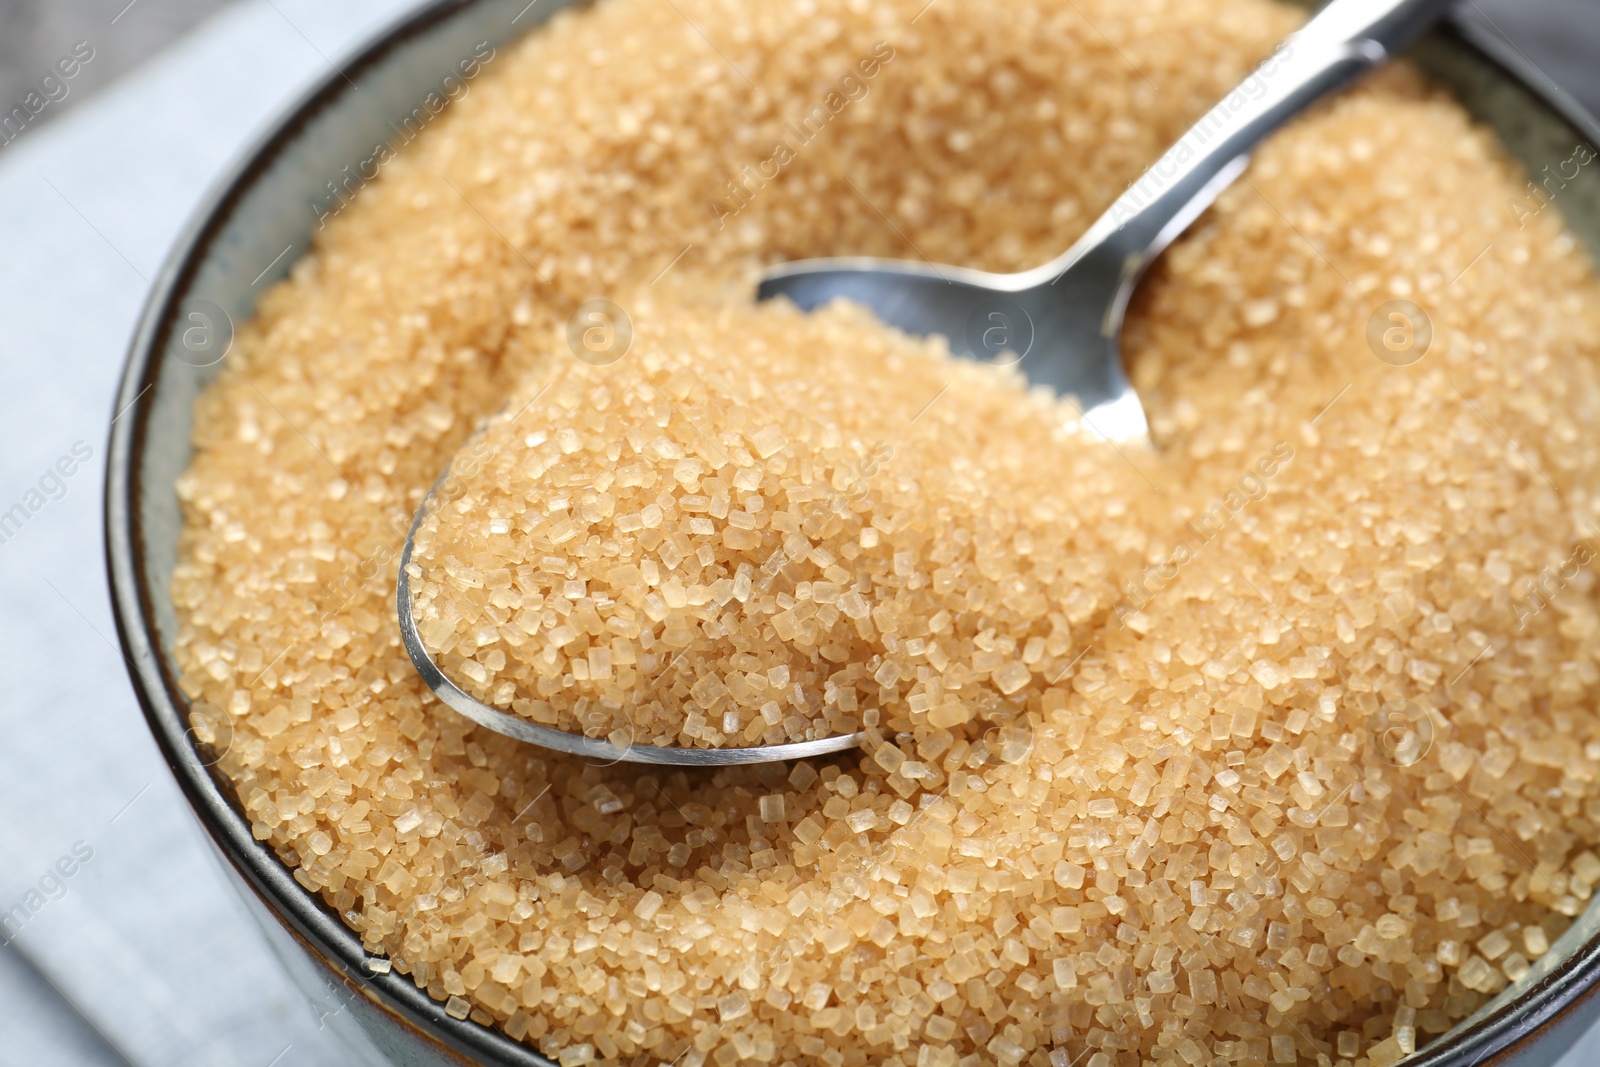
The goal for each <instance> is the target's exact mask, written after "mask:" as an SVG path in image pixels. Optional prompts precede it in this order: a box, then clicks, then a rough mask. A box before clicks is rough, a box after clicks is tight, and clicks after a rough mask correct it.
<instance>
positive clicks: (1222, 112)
mask: <svg viewBox="0 0 1600 1067" xmlns="http://www.w3.org/2000/svg"><path fill="white" fill-rule="evenodd" d="M1447 2H1448V0H1333V2H1332V3H1329V4H1328V5H1327V6H1326V7H1325V8H1323V9H1322V11H1320V12H1319V13H1318V14H1317V15H1316V16H1315V17H1314V18H1312V19H1311V20H1310V21H1309V22H1307V23H1306V24H1305V26H1303V27H1302V28H1301V29H1300V31H1299V32H1298V33H1296V34H1294V35H1292V36H1291V37H1289V38H1288V39H1287V40H1285V41H1284V42H1283V43H1282V44H1281V45H1280V46H1279V47H1278V49H1277V51H1275V52H1274V53H1273V54H1272V55H1271V56H1269V57H1268V58H1267V59H1266V60H1265V61H1264V62H1263V63H1262V64H1261V65H1260V66H1259V67H1258V68H1256V70H1254V71H1252V72H1251V73H1250V74H1249V75H1248V76H1247V77H1246V78H1245V79H1244V81H1243V82H1241V83H1240V85H1239V86H1238V88H1236V89H1235V90H1234V91H1233V92H1232V93H1230V94H1228V96H1226V97H1224V98H1223V100H1222V102H1221V103H1219V104H1217V105H1216V107H1214V108H1212V109H1211V111H1210V112H1208V113H1207V114H1206V116H1205V117H1204V118H1202V119H1201V120H1200V121H1199V122H1197V123H1196V124H1195V125H1194V126H1193V127H1191V128H1190V129H1189V132H1187V133H1186V134H1184V135H1183V137H1181V138H1180V139H1179V140H1178V142H1177V144H1175V145H1173V147H1172V148H1170V149H1169V150H1168V151H1167V152H1166V154H1165V155H1163V156H1162V157H1161V158H1160V159H1159V160H1157V161H1156V162H1155V164H1154V165H1153V166H1151V167H1150V168H1149V169H1148V170H1146V171H1145V172H1144V174H1143V175H1142V176H1141V177H1140V178H1139V179H1138V180H1137V181H1135V182H1134V183H1133V185H1132V186H1130V187H1129V189H1128V190H1127V192H1125V193H1123V194H1122V196H1121V197H1119V198H1118V199H1117V201H1116V202H1115V203H1113V204H1112V205H1111V207H1110V208H1109V209H1108V210H1107V211H1106V213H1105V214H1103V215H1101V216H1100V218H1099V219H1098V220H1097V221H1096V222H1095V223H1094V225H1093V226H1090V227H1089V229H1088V231H1087V232H1086V233H1085V234H1084V235H1083V236H1082V237H1081V238H1079V239H1078V242H1077V243H1076V244H1074V245H1073V246H1072V247H1071V248H1069V249H1068V250H1067V251H1066V252H1065V253H1064V254H1063V255H1061V256H1059V257H1058V258H1056V259H1054V260H1052V261H1051V262H1049V263H1046V264H1044V265H1043V266H1041V267H1035V268H1034V269H1032V270H1026V271H1022V272H1020V273H1017V274H992V273H989V272H987V271H979V270H970V269H968V268H965V267H952V266H938V265H935V264H932V263H913V262H907V261H902V260H888V259H867V258H860V257H857V258H841V259H812V260H802V261H800V262H796V263H786V264H784V265H782V266H780V267H775V268H773V269H772V270H770V271H768V272H767V275H766V277H765V278H763V279H762V281H761V285H760V288H759V289H758V290H757V298H758V299H761V300H766V299H770V298H772V297H776V296H786V297H788V298H789V299H790V300H792V301H794V302H795V303H796V304H797V305H799V306H800V307H801V308H802V309H803V310H807V311H809V310H810V309H812V308H815V307H818V306H819V305H822V304H825V303H827V302H828V301H830V300H833V299H835V298H836V297H846V298H848V299H850V300H853V301H855V302H857V303H860V304H865V305H866V306H867V307H869V308H871V309H872V311H873V312H874V314H876V315H877V317H878V318H879V319H880V320H882V321H883V322H885V323H887V324H888V325H890V326H895V327H898V328H899V329H901V330H904V331H906V332H907V333H912V334H943V335H944V336H945V337H947V338H949V340H950V350H951V351H952V352H953V353H954V354H956V355H962V356H971V357H975V358H979V359H987V360H992V361H995V362H1002V363H1016V362H1018V361H1019V360H1022V359H1024V358H1025V359H1026V360H1027V362H1026V363H1025V364H1023V366H1024V369H1025V370H1026V372H1027V375H1028V378H1029V380H1030V381H1032V382H1033V383H1035V384H1039V385H1049V386H1052V387H1054V388H1055V390H1056V391H1057V392H1058V393H1061V394H1063V395H1072V396H1075V397H1076V398H1077V400H1078V404H1079V407H1080V408H1081V409H1082V411H1083V415H1084V421H1085V422H1086V423H1087V424H1088V425H1089V427H1090V428H1091V429H1093V430H1095V431H1096V432H1097V433H1098V434H1099V435H1100V436H1101V437H1104V438H1106V439H1108V440H1111V441H1119V442H1120V441H1128V440H1136V439H1140V438H1144V437H1146V436H1147V434H1148V426H1147V424H1146V422H1145V415H1144V408H1143V407H1142V406H1141V405H1140V403H1139V397H1138V395H1137V394H1136V393H1135V392H1134V390H1133V386H1132V385H1131V384H1130V383H1129V381H1128V377H1127V375H1126V374H1125V373H1124V372H1123V369H1122V361H1121V359H1120V358H1118V339H1119V336H1120V334H1121V333H1122V319H1123V314H1124V312H1125V311H1126V309H1127V306H1128V298H1129V297H1130V296H1131V295H1132V293H1133V289H1134V286H1135V285H1136V284H1138V281H1139V278H1140V276H1141V275H1143V274H1144V271H1145V268H1146V267H1148V266H1149V265H1150V263H1151V262H1152V261H1153V260H1154V259H1155V258H1156V256H1158V255H1160V254H1161V251H1162V250H1163V249H1164V248H1166V247H1167V245H1168V244H1170V243H1171V242H1172V240H1173V239H1174V238H1176V237H1177V236H1178V235H1179V234H1181V233H1182V232H1183V231H1184V230H1185V229H1187V228H1188V227H1189V224H1190V223H1192V222H1193V221H1194V220H1195V219H1196V218H1197V217H1198V216H1199V215H1200V213H1201V212H1202V211H1204V210H1205V209H1206V208H1207V207H1208V206H1210V204H1211V202H1212V201H1213V200H1214V199H1216V197H1217V194H1219V193H1220V192H1221V191H1222V190H1223V189H1225V188H1226V187H1227V186H1229V185H1230V184H1232V183H1233V180H1234V179H1235V178H1237V177H1238V176H1239V174H1240V173H1242V172H1243V170H1244V168H1245V164H1246V163H1247V162H1248V159H1249V156H1248V153H1249V152H1250V150H1251V149H1253V148H1254V147H1255V146H1256V145H1257V144H1258V143H1259V142H1260V141H1261V140H1262V139H1263V138H1264V137H1266V136H1267V135H1268V134H1270V133H1272V132H1273V131H1274V130H1276V129H1277V128H1278V127H1280V126H1282V125H1283V124H1284V123H1285V122H1287V121H1288V120H1289V119H1291V118H1293V117H1294V116H1295V115H1297V114H1299V113H1300V112H1301V111H1302V110H1304V109H1305V108H1306V107H1308V106H1309V105H1310V104H1312V103H1315V102H1316V101H1317V100H1320V99H1321V98H1323V97H1324V96H1326V95H1328V94H1329V93H1331V92H1333V91H1335V90H1337V89H1340V88H1343V87H1344V86H1346V85H1349V84H1350V83H1351V82H1353V81H1354V80H1356V79H1357V78H1359V77H1360V76H1361V75H1362V74H1365V73H1367V72H1368V71H1370V70H1372V69H1373V68H1375V67H1377V66H1379V65H1381V64H1382V63H1383V62H1384V61H1385V60H1387V59H1388V57H1389V55H1390V54H1392V53H1393V52H1395V51H1397V50H1399V49H1400V48H1402V47H1403V46H1404V45H1406V44H1407V43H1409V42H1410V41H1411V39H1412V38H1414V37H1415V36H1416V35H1417V34H1418V33H1420V32H1421V31H1422V30H1423V29H1425V28H1426V27H1427V25H1428V24H1429V23H1430V22H1432V21H1433V19H1434V18H1435V17H1437V16H1438V15H1439V14H1440V13H1441V12H1442V11H1443V10H1444V8H1445V7H1446V6H1447Z"/></svg>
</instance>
